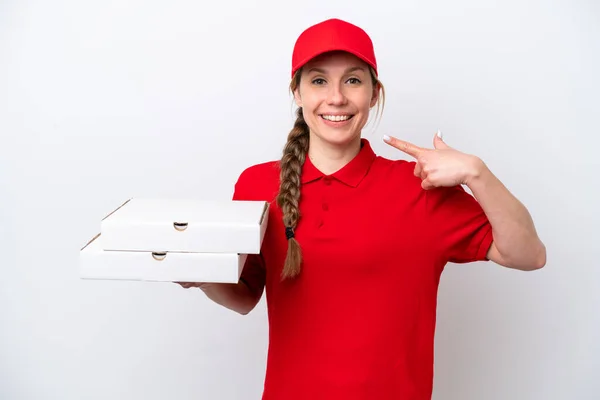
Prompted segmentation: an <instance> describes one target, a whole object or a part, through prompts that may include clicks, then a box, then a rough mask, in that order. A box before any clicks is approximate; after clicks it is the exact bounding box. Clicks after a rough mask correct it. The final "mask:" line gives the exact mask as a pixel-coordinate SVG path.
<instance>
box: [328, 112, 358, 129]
mask: <svg viewBox="0 0 600 400" xmlns="http://www.w3.org/2000/svg"><path fill="white" fill-rule="evenodd" d="M323 115H334V116H338V115H349V116H350V118H348V119H347V120H345V121H329V120H328V119H325V118H323ZM354 116H355V115H354V114H349V113H339V112H338V113H323V114H319V118H320V119H321V121H322V122H323V123H324V124H325V125H327V126H331V127H333V128H340V127H343V126H345V125H348V124H349V123H351V122H352V119H353V118H354Z"/></svg>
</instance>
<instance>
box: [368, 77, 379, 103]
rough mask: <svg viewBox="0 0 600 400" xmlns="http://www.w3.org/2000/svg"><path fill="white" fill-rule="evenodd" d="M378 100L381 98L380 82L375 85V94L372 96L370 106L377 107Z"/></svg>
mask: <svg viewBox="0 0 600 400" xmlns="http://www.w3.org/2000/svg"><path fill="white" fill-rule="evenodd" d="M377 100H379V83H377V84H376V85H375V86H374V87H373V95H372V96H371V104H370V108H373V107H375V104H377Z"/></svg>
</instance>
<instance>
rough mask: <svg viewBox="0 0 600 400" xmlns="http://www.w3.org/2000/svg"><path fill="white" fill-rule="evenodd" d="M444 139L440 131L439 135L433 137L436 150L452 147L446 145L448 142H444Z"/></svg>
mask: <svg viewBox="0 0 600 400" xmlns="http://www.w3.org/2000/svg"><path fill="white" fill-rule="evenodd" d="M442 137H443V136H442V132H441V131H440V130H439V129H438V131H437V133H436V134H435V136H434V137H433V147H435V148H436V149H447V148H449V147H450V146H448V145H447V144H446V142H444V139H442Z"/></svg>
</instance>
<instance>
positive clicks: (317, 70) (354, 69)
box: [308, 67, 365, 74]
mask: <svg viewBox="0 0 600 400" xmlns="http://www.w3.org/2000/svg"><path fill="white" fill-rule="evenodd" d="M364 70H365V69H364V68H363V67H351V68H348V69H347V70H346V71H345V73H346V74H349V73H350V72H354V71H364ZM308 72H318V73H320V74H326V73H327V71H325V70H324V69H322V68H316V67H314V68H311V69H309V70H308Z"/></svg>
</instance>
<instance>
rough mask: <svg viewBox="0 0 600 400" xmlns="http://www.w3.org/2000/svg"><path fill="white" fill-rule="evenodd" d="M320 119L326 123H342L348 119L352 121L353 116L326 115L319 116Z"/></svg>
mask: <svg viewBox="0 0 600 400" xmlns="http://www.w3.org/2000/svg"><path fill="white" fill-rule="evenodd" d="M320 117H321V118H323V119H324V120H326V121H331V122H343V121H348V120H349V119H352V117H354V115H353V114H348V115H327V114H321V115H320Z"/></svg>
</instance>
